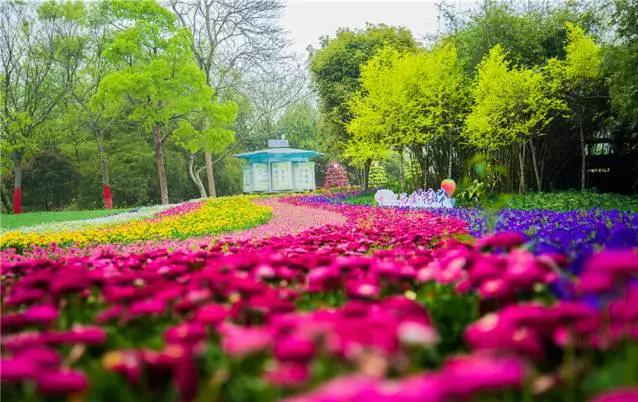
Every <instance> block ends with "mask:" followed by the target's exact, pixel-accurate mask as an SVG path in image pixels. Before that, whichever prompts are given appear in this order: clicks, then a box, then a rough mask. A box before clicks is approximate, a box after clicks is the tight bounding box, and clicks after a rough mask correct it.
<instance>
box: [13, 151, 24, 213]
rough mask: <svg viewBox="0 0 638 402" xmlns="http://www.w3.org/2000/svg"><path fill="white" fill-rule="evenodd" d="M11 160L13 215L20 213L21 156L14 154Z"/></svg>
mask: <svg viewBox="0 0 638 402" xmlns="http://www.w3.org/2000/svg"><path fill="white" fill-rule="evenodd" d="M12 159H13V213H14V214H19V213H22V155H20V154H19V153H18V152H14V153H13V155H12Z"/></svg>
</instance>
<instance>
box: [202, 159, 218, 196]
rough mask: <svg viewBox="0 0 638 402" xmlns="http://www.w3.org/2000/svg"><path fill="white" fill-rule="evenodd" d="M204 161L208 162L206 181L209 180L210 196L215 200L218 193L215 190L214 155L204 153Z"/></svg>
mask: <svg viewBox="0 0 638 402" xmlns="http://www.w3.org/2000/svg"><path fill="white" fill-rule="evenodd" d="M204 160H205V161H206V180H208V195H209V196H211V197H213V198H215V197H217V191H216V189H215V176H214V175H213V155H212V154H211V153H210V152H204Z"/></svg>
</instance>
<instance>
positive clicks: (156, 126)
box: [93, 0, 213, 204]
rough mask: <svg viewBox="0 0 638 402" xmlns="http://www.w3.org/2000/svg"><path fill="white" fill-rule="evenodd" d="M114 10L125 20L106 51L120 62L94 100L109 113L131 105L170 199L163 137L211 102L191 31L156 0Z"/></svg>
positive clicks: (116, 6)
mask: <svg viewBox="0 0 638 402" xmlns="http://www.w3.org/2000/svg"><path fill="white" fill-rule="evenodd" d="M111 6H112V9H111V12H113V13H114V15H115V16H116V17H117V19H118V23H119V24H121V25H123V26H124V27H125V28H123V29H122V30H120V31H117V32H116V33H115V34H114V35H113V39H112V41H111V43H110V44H109V46H108V49H107V55H108V57H109V58H110V60H111V61H112V62H113V63H114V64H115V65H116V66H117V67H118V70H116V71H112V72H110V73H108V74H106V75H105V76H104V78H103V79H102V81H101V82H100V85H99V89H98V91H97V93H96V94H95V96H94V97H93V101H94V102H95V104H98V105H104V107H105V110H106V112H107V115H109V116H112V115H113V114H116V113H120V110H121V109H122V108H123V107H126V108H127V109H128V119H129V120H131V121H133V122H135V123H136V124H137V125H138V127H139V129H140V130H141V131H142V132H146V133H149V132H150V133H151V136H152V141H153V148H154V152H155V164H156V168H157V175H158V183H159V188H160V195H161V202H162V204H168V202H169V197H168V184H167V179H166V171H165V167H164V141H165V139H166V138H167V137H168V136H169V135H170V134H171V133H172V131H173V129H172V125H173V124H176V123H177V122H180V121H181V122H182V123H181V124H182V125H188V124H190V123H189V120H188V118H189V117H190V116H191V115H192V114H199V113H203V112H204V111H205V110H207V107H208V105H210V103H211V97H212V94H213V91H212V89H211V88H210V87H209V86H208V85H206V79H205V74H204V73H203V72H202V71H201V70H200V69H199V67H198V66H197V64H196V63H195V60H194V58H193V54H192V51H191V37H190V33H189V32H188V31H187V30H185V29H179V28H177V27H176V26H175V17H174V16H173V14H172V13H171V12H170V11H168V10H166V9H164V8H162V7H161V6H160V5H159V4H157V3H156V2H155V1H150V0H145V1H140V2H135V1H125V0H120V1H114V2H113V3H112V4H111Z"/></svg>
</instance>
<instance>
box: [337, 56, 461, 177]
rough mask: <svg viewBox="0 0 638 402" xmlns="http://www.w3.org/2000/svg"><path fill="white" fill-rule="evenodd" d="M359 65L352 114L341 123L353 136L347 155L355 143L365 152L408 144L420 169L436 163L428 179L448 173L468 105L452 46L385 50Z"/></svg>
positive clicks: (351, 107) (447, 174) (400, 148)
mask: <svg viewBox="0 0 638 402" xmlns="http://www.w3.org/2000/svg"><path fill="white" fill-rule="evenodd" d="M361 69H362V71H361V86H362V88H361V91H359V92H357V93H356V94H355V95H354V96H353V97H352V99H351V100H350V102H349V104H348V105H349V108H350V112H351V113H352V116H353V118H352V120H350V122H349V123H348V124H347V126H346V127H347V130H348V132H349V133H350V135H351V137H352V140H351V142H350V144H349V150H348V154H349V155H353V154H354V153H356V150H353V149H352V147H356V146H360V145H363V148H361V152H362V153H364V154H365V153H366V152H369V149H370V147H371V146H372V144H377V145H375V146H376V147H377V148H378V147H379V144H382V145H383V146H385V148H386V149H390V148H392V149H395V150H398V151H401V150H403V149H404V148H406V147H407V148H409V149H411V151H412V152H413V154H414V156H415V158H416V159H417V160H418V161H419V164H420V165H421V167H422V172H427V171H428V169H431V167H432V166H433V165H434V166H436V168H437V170H438V174H437V175H436V177H433V180H435V181H437V180H438V179H439V177H438V176H441V177H443V176H450V175H451V170H452V165H453V159H454V152H455V151H454V144H455V143H456V142H457V141H458V137H459V131H460V128H461V127H462V122H463V119H464V116H465V114H466V111H467V107H468V100H467V99H468V96H467V85H466V82H465V78H464V77H463V74H462V70H461V68H460V65H459V63H458V59H457V54H456V49H455V48H454V46H453V45H451V44H442V45H439V46H436V47H434V48H433V49H432V50H430V51H427V52H417V53H410V52H403V53H402V52H399V51H397V50H395V49H393V48H385V49H383V50H382V51H380V52H379V53H378V54H377V55H375V56H374V57H373V58H371V59H370V61H369V62H368V63H367V64H366V65H364V66H363V67H362V68H361ZM374 159H377V158H374ZM457 159H459V160H460V159H461V158H457ZM435 160H436V161H435ZM424 180H425V177H424V178H423V180H422V183H423V184H424V185H425V183H424Z"/></svg>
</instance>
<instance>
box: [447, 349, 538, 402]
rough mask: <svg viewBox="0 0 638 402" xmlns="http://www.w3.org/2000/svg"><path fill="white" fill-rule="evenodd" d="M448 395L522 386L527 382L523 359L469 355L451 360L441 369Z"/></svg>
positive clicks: (454, 396)
mask: <svg viewBox="0 0 638 402" xmlns="http://www.w3.org/2000/svg"><path fill="white" fill-rule="evenodd" d="M442 376H443V381H444V382H445V383H446V384H447V385H448V386H447V387H446V388H447V389H446V394H447V395H448V396H451V397H453V398H468V397H470V396H471V395H473V394H475V393H477V392H482V391H495V390H501V389H506V388H520V387H521V386H522V385H523V382H524V381H525V376H526V368H525V365H524V364H523V362H522V361H521V360H519V359H516V358H513V357H497V356H491V355H480V354H478V355H469V356H462V357H456V358H452V359H449V360H448V361H447V362H446V363H445V365H444V367H443V369H442Z"/></svg>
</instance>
